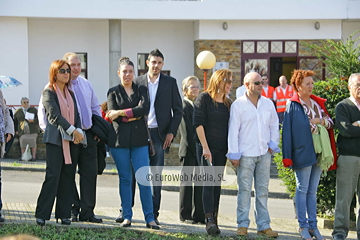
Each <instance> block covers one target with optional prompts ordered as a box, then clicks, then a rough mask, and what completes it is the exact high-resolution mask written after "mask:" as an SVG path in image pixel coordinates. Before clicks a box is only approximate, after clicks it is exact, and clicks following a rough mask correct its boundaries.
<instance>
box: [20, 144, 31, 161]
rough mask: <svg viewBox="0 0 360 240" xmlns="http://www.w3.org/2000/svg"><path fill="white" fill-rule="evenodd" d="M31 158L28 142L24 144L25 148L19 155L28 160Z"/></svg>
mask: <svg viewBox="0 0 360 240" xmlns="http://www.w3.org/2000/svg"><path fill="white" fill-rule="evenodd" d="M31 158H32V156H31V151H30V147H29V144H26V149H25V152H24V153H23V155H22V156H21V160H23V161H30V159H31Z"/></svg>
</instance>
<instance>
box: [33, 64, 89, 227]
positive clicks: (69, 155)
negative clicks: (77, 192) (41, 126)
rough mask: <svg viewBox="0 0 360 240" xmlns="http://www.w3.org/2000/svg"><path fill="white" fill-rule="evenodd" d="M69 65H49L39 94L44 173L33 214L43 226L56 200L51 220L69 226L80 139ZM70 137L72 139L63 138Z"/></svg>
mask: <svg viewBox="0 0 360 240" xmlns="http://www.w3.org/2000/svg"><path fill="white" fill-rule="evenodd" d="M70 79H71V68H70V65H69V64H68V63H67V62H65V61H64V60H56V61H54V62H52V63H51V66H50V70H49V84H48V85H47V87H46V88H45V89H44V91H43V92H42V104H43V105H44V108H45V113H46V118H47V124H46V129H45V132H44V137H43V142H44V143H45V144H46V173H45V180H44V182H43V185H42V188H41V191H40V194H39V197H38V200H37V206H36V211H35V217H36V223H37V224H38V225H40V226H44V225H45V221H46V220H49V219H50V216H51V211H52V209H53V205H54V201H55V198H56V207H55V218H56V222H57V221H58V219H59V218H60V219H61V224H65V225H70V223H71V221H70V219H69V218H70V215H71V205H72V203H73V196H74V185H75V171H76V164H77V158H78V153H79V145H78V144H79V143H80V142H81V141H82V140H83V139H84V135H83V131H82V130H81V129H80V128H81V122H80V116H79V113H78V109H77V105H76V100H75V95H74V93H73V92H71V91H70V90H69V89H68V84H69V81H70ZM68 135H71V139H72V140H67V139H68V138H67V137H65V136H68Z"/></svg>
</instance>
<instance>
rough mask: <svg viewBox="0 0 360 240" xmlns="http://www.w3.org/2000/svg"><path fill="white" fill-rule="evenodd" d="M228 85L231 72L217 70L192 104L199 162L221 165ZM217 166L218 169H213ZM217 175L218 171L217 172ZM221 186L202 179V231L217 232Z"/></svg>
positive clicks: (227, 112)
mask: <svg viewBox="0 0 360 240" xmlns="http://www.w3.org/2000/svg"><path fill="white" fill-rule="evenodd" d="M231 86H232V72H231V71H230V70H228V69H220V70H217V71H216V72H214V73H213V75H212V76H211V78H210V83H209V86H208V89H207V90H205V92H203V93H201V94H200V95H199V96H198V97H197V98H196V100H195V103H194V126H195V128H196V133H197V137H198V142H199V144H198V145H197V156H198V162H199V165H200V166H201V165H203V166H208V167H209V168H211V166H217V167H224V166H225V164H226V156H225V155H226V154H227V151H228V141H227V139H228V124H229V117H230V105H231V100H230V99H229V98H228V97H227V96H228V94H229V92H230V90H231ZM217 169H219V168H217ZM220 174H221V173H220ZM220 191H221V186H219V184H217V185H216V186H214V185H211V184H209V183H208V182H204V185H203V196H202V199H203V207H204V213H205V222H206V227H205V229H206V231H207V233H208V234H209V235H213V234H219V233H220V229H219V228H218V225H217V216H218V210H219V202H220Z"/></svg>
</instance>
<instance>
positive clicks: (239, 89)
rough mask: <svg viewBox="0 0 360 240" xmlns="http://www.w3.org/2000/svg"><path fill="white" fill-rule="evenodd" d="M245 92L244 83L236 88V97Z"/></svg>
mask: <svg viewBox="0 0 360 240" xmlns="http://www.w3.org/2000/svg"><path fill="white" fill-rule="evenodd" d="M245 92H246V87H245V85H241V86H240V87H238V88H237V89H236V99H238V98H239V97H241V96H243V95H244V94H245Z"/></svg>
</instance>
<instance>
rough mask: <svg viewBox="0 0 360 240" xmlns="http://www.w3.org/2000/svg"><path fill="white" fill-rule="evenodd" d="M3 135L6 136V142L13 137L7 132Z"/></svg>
mask: <svg viewBox="0 0 360 240" xmlns="http://www.w3.org/2000/svg"><path fill="white" fill-rule="evenodd" d="M5 136H6V142H8V141H10V140H11V138H12V137H13V135H12V134H11V133H7V134H5Z"/></svg>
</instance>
